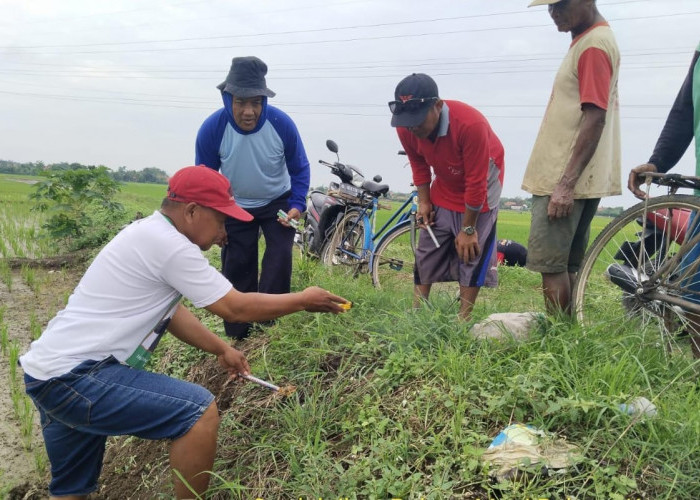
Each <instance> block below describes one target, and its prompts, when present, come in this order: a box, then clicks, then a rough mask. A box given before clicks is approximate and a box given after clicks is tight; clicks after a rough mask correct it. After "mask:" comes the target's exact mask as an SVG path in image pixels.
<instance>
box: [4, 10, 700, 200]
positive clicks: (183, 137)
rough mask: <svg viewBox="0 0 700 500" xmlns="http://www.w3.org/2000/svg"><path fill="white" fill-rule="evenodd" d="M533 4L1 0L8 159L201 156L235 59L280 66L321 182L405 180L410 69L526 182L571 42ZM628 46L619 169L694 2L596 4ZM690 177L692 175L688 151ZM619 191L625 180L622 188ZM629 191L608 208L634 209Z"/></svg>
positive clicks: (664, 100)
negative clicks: (337, 176)
mask: <svg viewBox="0 0 700 500" xmlns="http://www.w3.org/2000/svg"><path fill="white" fill-rule="evenodd" d="M528 3H529V0H433V1H430V2H426V1H417V0H295V1H293V2H292V1H289V0H259V1H257V2H250V1H238V0H189V1H188V0H179V1H177V0H175V1H163V0H153V1H143V0H141V1H136V0H117V1H110V2H105V1H98V0H90V1H87V0H60V1H59V0H31V1H29V0H0V159H4V160H13V161H20V162H28V161H43V162H45V163H54V162H61V161H66V162H79V163H83V164H91V165H98V164H99V165H106V166H107V167H110V168H112V169H115V170H116V169H117V168H118V167H120V166H126V167H127V168H128V169H132V170H140V169H142V168H144V167H157V168H160V169H163V170H165V171H166V172H168V173H173V172H175V171H176V170H177V169H178V168H180V167H183V166H186V165H190V164H192V163H193V162H194V141H195V136H196V133H197V130H198V129H199V126H200V125H201V123H202V121H203V120H204V119H205V118H206V117H207V116H208V115H209V114H211V113H212V112H213V111H215V110H216V109H217V108H219V107H220V106H221V97H220V93H219V91H218V90H217V89H216V85H217V84H218V83H220V82H221V81H222V80H223V79H224V78H225V76H226V74H227V72H228V69H229V66H230V62H231V58H232V57H235V56H247V55H256V56H258V57H260V58H261V59H263V60H264V61H265V62H266V63H267V64H268V67H269V72H268V75H267V81H268V86H269V87H270V88H271V89H273V90H274V91H275V92H277V96H276V97H275V98H273V99H271V103H272V104H274V105H276V106H278V107H280V108H281V109H282V110H284V111H285V112H287V113H288V114H289V115H290V116H291V117H292V119H293V120H294V121H295V122H296V124H297V126H298V128H299V131H300V133H301V136H302V139H303V141H304V144H305V147H306V151H307V154H308V156H309V160H310V162H311V172H312V175H311V184H312V186H316V185H321V184H324V185H325V184H327V183H328V182H329V181H330V180H333V177H332V176H331V175H330V174H329V173H328V170H327V169H326V167H323V166H322V165H320V164H318V160H319V159H321V158H323V159H326V160H333V159H334V155H332V154H331V153H330V152H329V151H327V150H326V149H325V141H326V139H329V138H332V139H334V140H335V141H336V142H337V143H338V144H339V146H340V157H341V160H342V161H344V162H347V163H351V164H354V165H357V166H358V167H360V168H361V169H362V170H363V171H364V173H365V174H366V176H367V177H372V176H373V175H375V174H381V175H382V176H383V177H384V180H385V181H386V182H387V183H389V184H390V186H391V188H392V189H393V190H396V191H408V190H409V189H410V188H409V182H410V171H409V169H408V168H404V167H403V164H404V161H403V160H402V159H401V158H400V157H398V156H397V155H396V152H397V150H398V149H399V148H400V144H399V141H398V138H397V136H396V133H395V130H394V129H393V128H391V126H390V125H389V121H390V115H389V110H388V107H387V105H386V103H387V101H389V100H391V99H393V91H394V88H395V86H396V84H397V83H398V81H399V80H401V79H402V78H403V77H404V76H406V75H408V74H410V73H412V72H424V73H428V74H430V75H431V76H433V78H434V79H435V80H436V81H437V83H438V86H439V88H440V94H441V96H442V97H443V98H446V99H458V100H462V101H464V102H467V103H468V104H471V105H472V106H475V107H476V108H477V109H479V110H480V111H481V112H482V113H483V114H484V115H485V116H486V117H487V118H488V119H489V121H490V122H491V125H492V127H493V129H494V130H495V131H496V133H497V134H498V136H499V137H500V138H501V141H502V142H503V144H504V146H505V151H506V173H505V186H504V191H503V194H504V196H528V195H527V193H525V192H523V191H521V189H520V185H521V180H522V176H523V173H524V170H525V165H526V163H527V160H528V157H529V154H530V151H531V149H532V144H533V142H534V139H535V136H536V134H537V130H538V128H539V124H540V121H541V118H542V115H543V113H544V109H545V105H546V103H547V99H548V97H549V94H550V91H551V85H552V81H553V78H554V74H555V72H556V70H557V68H558V66H559V63H560V61H561V58H562V57H563V55H564V54H565V53H566V50H567V48H568V46H569V43H570V35H569V34H565V33H558V32H557V30H556V28H555V27H554V25H553V23H552V21H551V19H550V17H549V15H548V13H547V9H546V7H533V8H527V4H528ZM598 6H599V10H600V11H601V12H602V14H603V15H604V16H605V17H606V18H607V20H608V21H609V23H610V25H611V26H612V28H613V30H614V32H615V34H616V36H617V41H618V44H619V46H620V51H621V54H622V69H621V74H620V98H621V119H622V141H623V156H622V159H623V177H625V178H626V173H627V171H628V170H629V169H630V168H632V167H633V166H635V165H637V164H639V163H643V162H645V161H646V160H647V159H648V158H649V155H650V153H651V151H652V148H653V145H654V143H655V141H656V138H657V137H658V134H659V132H660V130H661V127H662V125H663V122H664V120H665V118H666V114H667V112H668V110H669V108H670V106H671V103H672V102H673V99H674V97H675V95H676V93H677V92H678V89H679V87H680V84H681V82H682V80H683V78H684V76H685V74H686V73H687V70H688V67H689V64H690V60H691V57H692V53H693V51H694V49H695V48H696V47H697V45H698V42H699V41H700V30H699V29H698V26H700V2H698V0H646V1H644V0H599V1H598ZM676 170H677V171H679V172H682V173H687V174H692V173H693V172H694V158H692V156H691V154H686V156H685V157H684V159H683V160H682V163H681V165H679V167H677V169H676ZM623 184H624V182H623ZM633 201H634V198H632V197H631V195H627V194H625V195H623V196H622V197H615V198H609V199H607V200H605V201H604V202H603V203H602V204H603V205H606V206H616V205H625V206H629V205H631V204H632V203H633Z"/></svg>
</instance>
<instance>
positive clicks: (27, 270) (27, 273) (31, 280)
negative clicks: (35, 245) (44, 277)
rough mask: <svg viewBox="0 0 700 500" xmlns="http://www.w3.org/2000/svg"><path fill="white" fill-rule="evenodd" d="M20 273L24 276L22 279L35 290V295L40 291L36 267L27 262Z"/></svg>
mask: <svg viewBox="0 0 700 500" xmlns="http://www.w3.org/2000/svg"><path fill="white" fill-rule="evenodd" d="M20 275H21V276H22V279H23V280H24V282H25V283H26V285H27V286H28V287H29V288H30V289H31V290H32V291H33V292H34V294H35V295H36V294H37V293H39V283H38V281H37V278H36V272H35V271H34V269H32V268H31V267H29V266H28V265H26V264H25V265H23V266H22V268H21V270H20Z"/></svg>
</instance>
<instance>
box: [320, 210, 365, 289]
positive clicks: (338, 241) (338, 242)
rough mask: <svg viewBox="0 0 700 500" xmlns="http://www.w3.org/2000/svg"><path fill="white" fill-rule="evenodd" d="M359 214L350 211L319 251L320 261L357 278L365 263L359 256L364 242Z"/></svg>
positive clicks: (362, 226)
mask: <svg viewBox="0 0 700 500" xmlns="http://www.w3.org/2000/svg"><path fill="white" fill-rule="evenodd" d="M359 218H360V213H359V212H357V211H355V210H352V211H349V212H348V213H346V214H345V215H344V216H343V218H342V219H340V222H339V223H338V225H337V226H336V228H335V231H333V235H332V236H331V237H330V238H329V240H328V241H327V242H326V244H325V245H324V247H323V250H322V251H321V260H322V261H323V263H324V264H325V265H326V266H329V267H333V268H334V271H335V270H336V269H337V270H338V271H340V272H343V273H345V274H348V275H352V276H357V275H358V274H359V273H360V272H362V270H363V269H362V268H363V265H364V267H366V262H365V260H363V259H362V258H361V257H360V256H361V255H362V253H363V252H362V249H363V247H364V242H365V228H364V224H363V223H362V220H360V219H359Z"/></svg>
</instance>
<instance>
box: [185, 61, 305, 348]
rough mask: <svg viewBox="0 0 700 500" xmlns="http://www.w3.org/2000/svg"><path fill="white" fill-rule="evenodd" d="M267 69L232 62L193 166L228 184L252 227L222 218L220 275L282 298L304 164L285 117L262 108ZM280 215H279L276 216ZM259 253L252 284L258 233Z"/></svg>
mask: <svg viewBox="0 0 700 500" xmlns="http://www.w3.org/2000/svg"><path fill="white" fill-rule="evenodd" d="M266 74H267V65H266V64H265V63H264V62H263V61H261V60H260V59H258V58H257V57H254V56H249V57H234V58H233V61H232V63H231V70H230V71H229V73H228V76H227V77H226V80H225V81H224V82H223V83H221V84H220V85H219V86H218V89H219V90H220V91H221V96H222V98H223V102H224V107H223V108H221V109H219V110H218V111H216V112H214V113H213V114H212V115H211V116H209V118H207V119H206V120H205V121H204V123H203V124H202V126H201V127H200V129H199V133H198V134H197V144H196V157H195V162H196V163H197V164H201V165H206V166H207V167H209V168H213V169H214V170H220V171H221V173H223V174H224V175H225V176H226V177H227V178H228V179H229V181H230V182H231V186H232V188H233V193H234V196H235V197H236V201H237V202H238V204H239V205H240V206H241V207H243V208H245V209H246V210H247V211H248V212H249V213H250V214H252V215H253V220H252V221H251V222H242V221H238V220H235V219H232V218H229V219H228V220H227V221H226V234H227V237H228V244H227V245H225V246H224V247H223V249H222V251H221V265H222V268H223V269H222V272H223V273H224V275H225V276H226V277H227V278H228V279H229V280H230V281H231V283H232V284H233V286H234V287H235V288H236V289H237V290H239V291H241V292H257V291H259V292H262V293H287V292H289V290H290V283H291V276H292V244H293V242H294V229H293V228H292V227H291V226H290V224H289V220H298V219H299V217H300V216H301V213H302V212H303V211H304V210H305V208H306V193H307V192H308V190H309V180H310V169H309V160H308V159H307V157H306V152H305V151H304V145H303V144H302V141H301V137H300V136H299V132H298V131H297V128H296V125H295V124H294V122H293V121H292V119H291V118H290V117H289V116H287V114H285V113H284V112H282V111H280V110H279V109H277V108H275V107H273V106H270V105H268V104H267V99H268V97H274V96H275V93H274V92H273V91H272V90H270V89H269V88H267V83H266V82H265V75H266ZM280 210H281V211H283V212H284V213H285V214H286V217H284V218H280V217H279V216H278V215H277V213H278V212H279V211H280ZM261 229H262V233H263V235H264V237H265V254H264V255H263V260H262V269H261V272H260V278H259V280H258V235H259V231H260V230H261ZM224 326H225V329H226V335H228V336H229V337H235V338H238V339H243V338H246V337H247V336H248V335H249V334H250V327H251V325H250V324H249V323H228V322H224Z"/></svg>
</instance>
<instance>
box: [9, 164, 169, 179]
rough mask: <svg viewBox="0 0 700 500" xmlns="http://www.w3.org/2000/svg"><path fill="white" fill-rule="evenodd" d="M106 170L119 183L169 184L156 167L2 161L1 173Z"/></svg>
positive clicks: (23, 173)
mask: <svg viewBox="0 0 700 500" xmlns="http://www.w3.org/2000/svg"><path fill="white" fill-rule="evenodd" d="M99 168H104V169H106V171H107V174H108V175H109V176H110V177H111V178H112V179H114V180H115V181H118V182H143V183H149V184H167V183H168V174H167V173H166V172H165V171H163V170H161V169H159V168H155V167H146V168H144V169H143V170H128V169H127V168H126V167H119V168H118V169H117V170H116V171H115V170H111V169H110V168H107V167H105V166H104V165H83V164H81V163H68V162H61V163H48V164H46V163H44V162H42V161H36V162H29V163H20V162H16V161H8V160H0V173H3V174H16V175H42V174H45V173H47V172H60V171H66V170H94V169H99Z"/></svg>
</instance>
